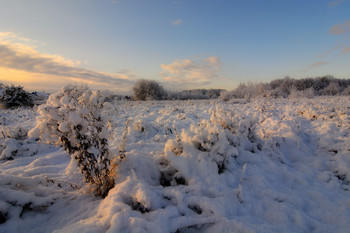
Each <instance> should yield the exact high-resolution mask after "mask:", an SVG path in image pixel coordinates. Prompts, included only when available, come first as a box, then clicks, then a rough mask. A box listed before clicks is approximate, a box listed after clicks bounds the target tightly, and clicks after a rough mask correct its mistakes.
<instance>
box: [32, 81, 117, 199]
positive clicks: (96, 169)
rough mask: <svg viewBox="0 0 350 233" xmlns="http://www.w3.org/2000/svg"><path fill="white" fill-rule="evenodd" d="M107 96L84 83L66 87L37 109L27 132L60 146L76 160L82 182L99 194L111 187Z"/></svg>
mask: <svg viewBox="0 0 350 233" xmlns="http://www.w3.org/2000/svg"><path fill="white" fill-rule="evenodd" d="M109 95H110V93H109V91H103V92H101V91H91V90H90V89H89V88H88V87H86V86H79V87H78V86H66V87H64V88H63V89H62V90H61V91H60V92H58V93H56V94H52V95H50V97H49V99H48V101H47V102H46V104H44V105H41V106H40V107H39V108H38V112H39V113H40V116H38V117H37V125H36V127H35V128H34V129H32V130H31V131H30V132H29V135H30V136H31V137H40V138H41V140H42V141H44V142H47V143H52V144H56V145H60V146H63V147H64V149H65V150H66V151H67V152H68V153H69V154H71V155H72V158H74V159H75V160H77V162H78V166H79V167H80V169H81V172H82V174H83V175H84V179H85V182H86V183H91V184H93V185H94V188H95V190H94V191H95V192H96V195H99V196H102V197H105V196H106V195H107V194H108V191H109V190H110V189H111V188H113V186H114V177H113V174H112V173H113V171H112V170H113V169H111V152H110V150H109V148H108V138H109V137H110V130H109V128H108V125H109V122H110V119H111V116H112V115H113V110H114V107H113V106H112V105H111V104H110V103H108V102H105V99H106V97H108V96H109Z"/></svg>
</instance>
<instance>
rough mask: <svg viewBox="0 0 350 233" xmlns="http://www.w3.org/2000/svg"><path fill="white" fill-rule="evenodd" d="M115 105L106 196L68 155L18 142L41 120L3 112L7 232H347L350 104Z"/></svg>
mask: <svg viewBox="0 0 350 233" xmlns="http://www.w3.org/2000/svg"><path fill="white" fill-rule="evenodd" d="M61 101H66V102H65V103H66V104H69V100H68V99H67V100H64V99H61ZM114 106H116V108H117V114H116V115H115V116H114V118H113V121H112V123H111V126H112V129H113V131H112V133H113V137H112V140H111V141H110V142H109V146H110V150H111V151H112V152H113V153H114V154H115V155H117V154H118V152H119V153H120V152H121V151H122V152H123V153H125V155H126V158H125V159H124V160H123V161H122V163H121V164H120V165H119V167H118V171H117V175H116V177H115V184H116V185H115V187H114V188H113V189H112V190H110V192H109V194H108V196H107V197H106V198H104V199H101V198H97V197H95V196H94V195H92V194H91V193H89V192H88V190H87V189H88V186H86V185H85V184H83V183H82V177H81V176H82V175H81V174H80V173H79V170H78V166H77V164H76V162H75V160H74V159H71V158H70V156H69V155H68V154H67V153H66V152H65V151H64V150H63V149H60V148H55V147H54V146H51V145H45V144H40V143H39V142H37V141H35V140H33V138H28V137H27V136H26V133H23V135H22V136H20V137H15V135H14V134H13V133H14V131H15V129H20V128H21V129H22V130H23V131H25V132H28V131H29V130H30V129H31V128H33V127H34V126H35V125H36V122H35V117H36V115H37V113H35V112H33V111H32V110H28V109H18V110H12V111H9V110H0V114H1V115H0V116H1V119H0V120H1V125H0V126H1V130H2V132H3V134H2V135H1V138H0V143H1V150H2V151H1V160H0V232H1V233H2V232H35V233H40V232H56V233H57V232H154V233H155V232H174V233H175V232H182V233H185V232H349V229H350V221H349V219H350V199H349V195H350V190H349V189H350V138H349V131H350V99H349V97H322V98H321V97H317V98H314V99H311V100H310V99H299V98H298V99H254V100H252V101H251V102H244V101H240V102H237V101H234V100H233V101H228V102H219V101H213V100H211V101H161V102H157V101H147V102H134V101H133V102H131V101H119V102H116V103H114ZM53 117H55V116H53ZM75 121H76V122H80V121H81V119H79V117H78V116H76V115H74V114H72V115H70V116H69V122H70V123H69V124H72V122H75ZM67 127H68V126H67V125H65V124H62V125H60V130H62V131H65V129H66V128H67ZM12 129H13V130H12ZM11 131H12V132H11ZM17 131H18V130H17ZM8 132H11V133H8ZM34 133H35V132H32V134H33V135H34ZM21 134H22V133H19V135H21ZM16 148H17V152H14V151H16ZM24 148H27V149H24ZM27 151H31V152H30V153H29V152H27ZM33 152H36V153H33ZM12 153H14V154H12Z"/></svg>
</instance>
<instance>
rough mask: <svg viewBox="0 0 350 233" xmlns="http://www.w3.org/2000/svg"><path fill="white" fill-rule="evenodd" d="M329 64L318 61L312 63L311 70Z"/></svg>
mask: <svg viewBox="0 0 350 233" xmlns="http://www.w3.org/2000/svg"><path fill="white" fill-rule="evenodd" d="M327 64H328V62H324V61H318V62H314V63H312V64H311V65H310V66H309V68H316V67H319V66H324V65H327Z"/></svg>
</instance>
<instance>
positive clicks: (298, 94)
mask: <svg viewBox="0 0 350 233" xmlns="http://www.w3.org/2000/svg"><path fill="white" fill-rule="evenodd" d="M314 95H315V91H314V89H313V88H312V87H310V88H308V89H305V90H302V91H298V90H297V89H296V88H292V89H291V91H290V94H289V96H288V97H289V98H312V97H314Z"/></svg>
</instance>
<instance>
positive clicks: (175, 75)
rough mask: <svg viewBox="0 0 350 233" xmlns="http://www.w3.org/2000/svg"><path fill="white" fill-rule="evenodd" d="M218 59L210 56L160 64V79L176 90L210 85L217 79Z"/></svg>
mask: <svg viewBox="0 0 350 233" xmlns="http://www.w3.org/2000/svg"><path fill="white" fill-rule="evenodd" d="M220 64H221V62H220V59H219V58H218V57H214V56H210V57H207V58H203V59H200V60H191V59H177V60H175V61H174V62H173V63H171V64H167V65H165V64H162V65H161V68H162V69H163V70H164V72H162V73H161V76H162V78H163V79H164V80H165V81H166V82H167V83H168V84H169V86H170V87H172V88H174V87H175V88H176V89H184V88H198V87H200V86H204V85H208V84H211V83H212V81H213V80H214V79H216V78H218V74H217V72H218V71H219V70H220Z"/></svg>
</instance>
